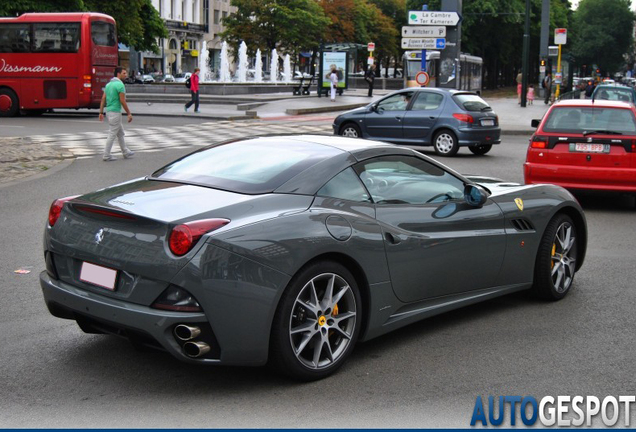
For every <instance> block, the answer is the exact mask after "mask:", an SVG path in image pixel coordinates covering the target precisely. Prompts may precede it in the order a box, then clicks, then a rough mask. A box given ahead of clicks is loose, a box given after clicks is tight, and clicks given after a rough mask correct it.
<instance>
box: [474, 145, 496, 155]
mask: <svg viewBox="0 0 636 432" xmlns="http://www.w3.org/2000/svg"><path fill="white" fill-rule="evenodd" d="M491 148H492V144H484V145H478V146H471V147H468V150H470V151H471V152H473V154H476V155H478V156H481V155H485V154H486V153H488V152H489V151H490V149H491Z"/></svg>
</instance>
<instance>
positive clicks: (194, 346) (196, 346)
mask: <svg viewBox="0 0 636 432" xmlns="http://www.w3.org/2000/svg"><path fill="white" fill-rule="evenodd" d="M209 351H210V345H208V344H206V343H205V342H186V343H184V344H183V353H184V354H185V355H187V356H188V357H190V358H197V357H201V356H202V355H205V354H207V353H208V352H209Z"/></svg>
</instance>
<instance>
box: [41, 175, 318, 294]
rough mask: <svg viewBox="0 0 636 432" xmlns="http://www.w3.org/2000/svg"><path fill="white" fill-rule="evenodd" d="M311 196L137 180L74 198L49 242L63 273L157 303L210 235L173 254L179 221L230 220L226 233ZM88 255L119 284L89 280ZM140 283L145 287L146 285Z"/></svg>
mask: <svg viewBox="0 0 636 432" xmlns="http://www.w3.org/2000/svg"><path fill="white" fill-rule="evenodd" d="M311 198H312V197H304V196H294V195H275V194H267V195H252V196H251V195H242V194H237V193H233V192H227V191H222V190H217V189H211V188H206V187H200V186H194V185H187V184H178V183H170V182H163V181H155V180H145V179H142V180H136V181H132V182H128V183H124V184H120V185H116V186H113V187H110V188H107V189H103V190H100V191H97V192H93V193H90V194H87V195H83V196H81V197H79V198H77V199H74V200H72V201H69V202H67V203H66V204H65V205H64V208H63V210H62V213H61V215H60V218H59V220H58V221H57V223H56V224H55V226H54V227H53V228H47V236H46V241H47V246H46V249H47V250H48V251H49V252H51V253H52V254H53V259H54V263H55V267H56V270H57V272H58V276H59V278H60V279H61V280H63V281H65V282H68V283H71V284H73V285H75V286H80V287H82V288H85V289H88V290H94V291H97V292H100V293H101V294H103V295H109V296H115V297H124V298H126V299H128V300H129V301H133V302H138V303H141V304H149V303H150V302H152V300H153V299H155V298H156V297H157V296H158V295H159V294H160V293H161V292H162V291H163V289H165V288H166V287H167V286H168V284H169V282H170V280H172V278H173V277H174V276H175V275H176V274H177V273H178V272H179V270H180V269H181V268H182V267H183V266H184V265H185V264H186V263H187V262H188V261H189V260H190V259H192V257H193V256H194V255H195V254H196V251H197V250H198V249H199V248H200V247H201V245H202V244H203V243H204V241H205V239H201V240H199V241H198V242H197V244H196V245H195V246H194V247H193V249H192V250H191V251H190V252H188V253H187V254H185V255H184V256H182V257H179V256H176V255H174V254H172V252H170V249H169V245H168V239H169V236H170V233H171V230H172V228H174V227H175V226H176V225H179V224H181V223H185V222H189V221H194V220H201V219H212V218H225V219H229V220H230V221H231V222H230V224H228V225H226V226H224V227H222V228H219V229H218V230H217V231H218V232H223V231H226V230H228V229H233V228H236V227H238V226H240V225H243V224H246V223H251V222H254V221H256V220H261V219H264V218H265V219H266V218H269V217H276V215H278V214H280V213H281V212H293V211H303V210H306V209H307V208H308V207H309V205H310V204H311ZM217 231H215V233H216V232H217ZM85 262H86V263H91V264H95V265H98V266H101V267H104V268H106V269H107V270H109V269H110V270H114V271H116V272H117V275H116V278H117V280H116V282H115V287H114V289H112V288H111V289H106V288H104V287H99V286H96V285H95V284H91V283H86V281H83V280H82V278H81V277H80V275H81V274H82V269H83V267H85V264H84V263H85ZM107 270H105V271H107ZM111 274H112V272H111ZM139 287H145V289H141V290H138V289H137V288H139Z"/></svg>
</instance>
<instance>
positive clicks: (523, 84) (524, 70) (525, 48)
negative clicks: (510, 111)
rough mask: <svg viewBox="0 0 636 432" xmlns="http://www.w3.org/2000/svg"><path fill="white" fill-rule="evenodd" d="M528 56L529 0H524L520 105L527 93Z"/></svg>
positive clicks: (522, 105)
mask: <svg viewBox="0 0 636 432" xmlns="http://www.w3.org/2000/svg"><path fill="white" fill-rule="evenodd" d="M529 56H530V0H526V25H525V30H524V33H523V59H522V77H521V107H523V108H525V106H526V95H527V94H528V66H529V65H528V63H529V61H528V60H529V59H528V57H529Z"/></svg>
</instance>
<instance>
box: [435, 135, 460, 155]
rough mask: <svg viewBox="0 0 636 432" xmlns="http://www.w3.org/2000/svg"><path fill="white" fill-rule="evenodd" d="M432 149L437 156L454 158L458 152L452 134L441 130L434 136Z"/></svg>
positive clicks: (456, 142)
mask: <svg viewBox="0 0 636 432" xmlns="http://www.w3.org/2000/svg"><path fill="white" fill-rule="evenodd" d="M433 147H435V153H437V155H439V156H455V155H456V154H457V152H458V151H459V142H458V141H457V137H456V136H455V134H454V133H453V132H451V131H449V130H448V129H443V130H441V131H439V132H437V133H436V134H435V138H433Z"/></svg>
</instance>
